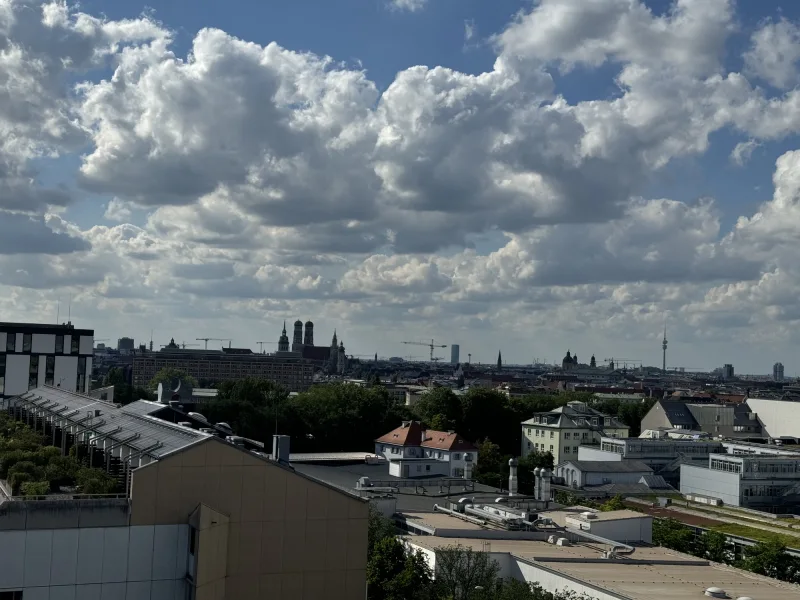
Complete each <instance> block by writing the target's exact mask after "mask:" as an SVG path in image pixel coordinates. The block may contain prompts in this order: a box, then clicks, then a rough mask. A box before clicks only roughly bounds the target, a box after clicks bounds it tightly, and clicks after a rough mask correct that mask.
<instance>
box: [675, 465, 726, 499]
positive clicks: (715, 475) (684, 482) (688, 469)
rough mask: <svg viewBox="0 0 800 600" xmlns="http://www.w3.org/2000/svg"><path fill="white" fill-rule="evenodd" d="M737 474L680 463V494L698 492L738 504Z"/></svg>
mask: <svg viewBox="0 0 800 600" xmlns="http://www.w3.org/2000/svg"><path fill="white" fill-rule="evenodd" d="M739 493H740V492H739V474H738V473H726V472H724V471H712V470H711V469H707V468H703V467H694V466H691V465H681V494H700V495H702V496H711V497H712V498H719V499H720V500H722V501H723V502H724V503H725V504H727V505H729V506H739V504H740V496H739Z"/></svg>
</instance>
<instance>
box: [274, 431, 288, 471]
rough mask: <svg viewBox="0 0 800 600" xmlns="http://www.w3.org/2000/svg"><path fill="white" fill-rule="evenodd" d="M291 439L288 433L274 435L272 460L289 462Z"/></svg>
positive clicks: (286, 463)
mask: <svg viewBox="0 0 800 600" xmlns="http://www.w3.org/2000/svg"><path fill="white" fill-rule="evenodd" d="M289 439H290V438H289V436H288V435H273V436H272V460H274V461H275V462H279V463H283V464H285V465H288V464H289Z"/></svg>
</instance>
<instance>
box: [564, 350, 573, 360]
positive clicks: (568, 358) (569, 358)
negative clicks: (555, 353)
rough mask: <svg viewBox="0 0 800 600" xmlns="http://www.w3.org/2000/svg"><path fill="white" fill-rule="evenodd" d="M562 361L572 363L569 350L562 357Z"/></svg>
mask: <svg viewBox="0 0 800 600" xmlns="http://www.w3.org/2000/svg"><path fill="white" fill-rule="evenodd" d="M564 360H568V361H569V362H572V355H571V354H570V352H569V350H567V355H566V356H565V357H564Z"/></svg>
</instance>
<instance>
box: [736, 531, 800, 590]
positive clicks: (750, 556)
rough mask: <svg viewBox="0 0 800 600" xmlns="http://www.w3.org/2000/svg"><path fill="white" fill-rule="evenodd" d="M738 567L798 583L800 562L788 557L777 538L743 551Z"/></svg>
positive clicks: (783, 546)
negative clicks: (742, 557)
mask: <svg viewBox="0 0 800 600" xmlns="http://www.w3.org/2000/svg"><path fill="white" fill-rule="evenodd" d="M739 566H741V567H742V568H744V569H746V570H748V571H752V572H753V573H757V574H759V575H766V576H767V577H773V578H774V579H780V580H781V581H788V582H790V583H800V560H798V559H797V558H795V557H793V556H791V555H789V554H788V553H787V552H786V546H785V545H784V544H783V543H782V542H781V541H780V539H779V538H777V537H774V538H771V539H770V540H769V541H766V542H758V543H757V544H756V545H754V546H750V547H749V548H747V549H745V553H744V559H743V560H742V561H741V563H740V565H739Z"/></svg>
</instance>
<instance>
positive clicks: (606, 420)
mask: <svg viewBox="0 0 800 600" xmlns="http://www.w3.org/2000/svg"><path fill="white" fill-rule="evenodd" d="M605 424H606V426H608V425H611V417H606V419H605Z"/></svg>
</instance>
